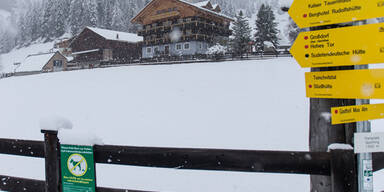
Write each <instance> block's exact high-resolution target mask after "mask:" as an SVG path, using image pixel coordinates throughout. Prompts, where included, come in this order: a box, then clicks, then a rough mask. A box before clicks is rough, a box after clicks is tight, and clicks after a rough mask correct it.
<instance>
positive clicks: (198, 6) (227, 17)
mask: <svg viewBox="0 0 384 192" xmlns="http://www.w3.org/2000/svg"><path fill="white" fill-rule="evenodd" d="M154 1H156V0H152V1H151V2H150V3H148V4H147V5H146V6H145V7H143V8H142V9H141V10H140V11H139V12H138V14H137V15H136V16H135V17H134V18H133V19H132V20H131V21H132V22H133V21H134V20H135V19H136V18H137V17H138V16H139V15H140V14H141V13H142V12H143V11H144V10H145V9H146V8H147V7H148V6H149V5H150V4H151V3H152V2H154ZM177 1H179V2H182V3H185V4H188V5H191V6H193V7H196V8H199V9H201V10H203V11H206V12H209V13H212V14H215V15H217V16H220V17H224V18H226V19H229V20H232V21H234V19H233V18H232V17H229V16H227V15H225V14H222V13H218V12H215V11H212V10H209V9H207V8H204V7H201V6H200V4H204V3H205V2H207V3H206V4H205V5H203V6H206V5H207V4H208V2H210V1H203V2H200V3H190V2H188V1H185V0H177Z"/></svg>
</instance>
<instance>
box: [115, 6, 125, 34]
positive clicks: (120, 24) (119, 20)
mask: <svg viewBox="0 0 384 192" xmlns="http://www.w3.org/2000/svg"><path fill="white" fill-rule="evenodd" d="M124 25H125V22H124V13H123V11H122V10H121V4H120V2H119V1H116V2H115V5H114V6H113V11H112V29H113V30H118V31H122V30H123V29H124Z"/></svg>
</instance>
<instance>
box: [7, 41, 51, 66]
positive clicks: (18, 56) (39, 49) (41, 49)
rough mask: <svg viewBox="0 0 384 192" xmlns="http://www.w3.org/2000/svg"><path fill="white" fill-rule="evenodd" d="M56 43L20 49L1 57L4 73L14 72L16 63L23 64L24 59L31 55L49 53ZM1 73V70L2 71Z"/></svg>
mask: <svg viewBox="0 0 384 192" xmlns="http://www.w3.org/2000/svg"><path fill="white" fill-rule="evenodd" d="M53 44H54V42H49V43H36V44H33V45H30V46H28V47H22V48H19V49H16V48H15V49H13V50H12V51H11V52H9V53H5V54H2V55H0V58H1V64H2V65H3V71H2V72H4V73H10V72H14V70H15V65H14V63H20V62H23V61H24V59H25V58H26V57H27V56H28V55H31V54H37V53H47V52H49V51H50V50H51V49H52V48H53ZM0 72H1V70H0Z"/></svg>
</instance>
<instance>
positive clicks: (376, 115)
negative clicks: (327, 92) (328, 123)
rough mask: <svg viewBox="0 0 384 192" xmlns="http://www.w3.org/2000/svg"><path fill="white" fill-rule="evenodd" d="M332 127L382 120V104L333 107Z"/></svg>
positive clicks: (383, 109)
mask: <svg viewBox="0 0 384 192" xmlns="http://www.w3.org/2000/svg"><path fill="white" fill-rule="evenodd" d="M331 110H332V125H336V124H343V123H354V122H359V121H368V120H374V119H383V118H384V104H372V105H357V106H346V107H333V108H332V109H331Z"/></svg>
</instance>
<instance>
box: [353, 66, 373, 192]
mask: <svg viewBox="0 0 384 192" xmlns="http://www.w3.org/2000/svg"><path fill="white" fill-rule="evenodd" d="M355 69H368V65H356V66H355ZM365 104H369V99H356V105H365ZM356 132H357V133H364V132H371V123H370V122H369V121H362V122H357V124H356ZM357 172H358V183H359V192H373V165H372V153H361V154H358V155H357Z"/></svg>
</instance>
